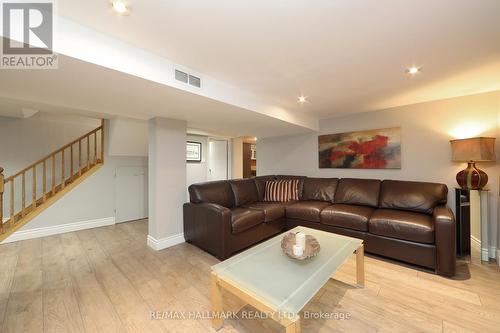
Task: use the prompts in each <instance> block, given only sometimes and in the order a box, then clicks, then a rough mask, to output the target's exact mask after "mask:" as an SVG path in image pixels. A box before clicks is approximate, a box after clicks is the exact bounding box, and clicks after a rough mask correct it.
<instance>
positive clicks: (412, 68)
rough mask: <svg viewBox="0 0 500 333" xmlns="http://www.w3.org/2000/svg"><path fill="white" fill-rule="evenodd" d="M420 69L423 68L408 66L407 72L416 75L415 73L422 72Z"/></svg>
mask: <svg viewBox="0 0 500 333" xmlns="http://www.w3.org/2000/svg"><path fill="white" fill-rule="evenodd" d="M420 69H421V68H420V67H416V66H413V67H410V68H408V69H407V70H406V72H407V73H408V74H410V75H415V74H417V73H419V72H420Z"/></svg>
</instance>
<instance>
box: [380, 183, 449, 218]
mask: <svg viewBox="0 0 500 333" xmlns="http://www.w3.org/2000/svg"><path fill="white" fill-rule="evenodd" d="M447 197H448V187H446V185H444V184H437V183H424V182H407V181H398V180H384V181H383V182H382V186H381V188H380V207H381V208H390V209H402V210H411V211H415V212H420V213H426V214H432V212H433V210H434V207H436V206H439V205H443V204H446V201H447Z"/></svg>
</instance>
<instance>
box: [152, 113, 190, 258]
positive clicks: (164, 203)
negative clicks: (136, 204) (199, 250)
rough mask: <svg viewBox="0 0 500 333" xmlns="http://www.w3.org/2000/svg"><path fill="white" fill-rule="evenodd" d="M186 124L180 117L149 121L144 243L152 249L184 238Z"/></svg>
mask: <svg viewBox="0 0 500 333" xmlns="http://www.w3.org/2000/svg"><path fill="white" fill-rule="evenodd" d="M186 128H187V123H186V122H185V121H183V120H174V119H166V118H154V119H151V120H150V121H149V198H148V200H149V234H148V245H149V246H150V247H151V248H153V249H155V250H161V249H164V248H167V247H170V246H174V245H176V244H179V243H182V242H184V236H183V222H182V218H183V217H182V205H183V204H184V202H185V199H186Z"/></svg>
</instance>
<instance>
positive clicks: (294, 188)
mask: <svg viewBox="0 0 500 333" xmlns="http://www.w3.org/2000/svg"><path fill="white" fill-rule="evenodd" d="M293 200H299V180H298V179H289V180H273V181H267V182H266V189H265V192H264V201H275V202H276V201H277V202H287V201H293Z"/></svg>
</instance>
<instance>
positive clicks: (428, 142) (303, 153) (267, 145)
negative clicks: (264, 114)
mask: <svg viewBox="0 0 500 333" xmlns="http://www.w3.org/2000/svg"><path fill="white" fill-rule="evenodd" d="M499 113H500V93H499V92H495V93H488V94H480V95H473V96H466V97H460V98H453V99H447V100H442V101H435V102H428V103H421V104H416V105H410V106H404V107H398V108H393V109H388V110H381V111H375V112H367V113H360V114H354V115H350V116H346V117H340V118H332V119H327V120H322V121H320V130H319V134H330V133H342V132H349V131H355V130H364V129H376V128H385V127H397V126H399V127H401V141H402V144H401V148H402V168H401V170H360V169H319V168H318V133H311V134H306V135H298V136H286V137H278V138H268V139H259V141H258V142H257V146H258V152H259V154H258V159H257V163H258V168H257V171H258V174H259V175H265V174H297V175H306V176H317V177H359V178H378V179H401V180H415V181H430V182H440V183H445V184H447V185H448V188H449V190H450V192H449V195H448V202H449V205H450V207H452V208H453V209H454V187H455V186H456V185H457V184H456V181H455V175H456V173H457V172H458V171H459V170H461V169H463V168H464V167H465V164H464V163H453V162H451V150H450V143H449V140H450V139H453V138H456V137H457V136H463V137H471V136H479V135H482V136H494V137H497V150H498V148H499V146H500V142H498V137H499ZM497 155H498V154H497ZM478 167H480V168H481V169H482V170H484V171H485V172H486V173H487V174H488V176H489V183H488V185H487V188H489V189H491V194H490V216H491V220H490V235H491V239H490V244H491V245H494V246H495V247H496V245H497V237H496V236H495V235H499V228H498V208H499V204H498V202H499V200H498V199H499V198H498V195H499V171H500V170H499V168H498V167H497V166H496V165H495V164H494V163H489V164H484V163H481V164H479V165H478ZM499 237H500V235H499Z"/></svg>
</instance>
